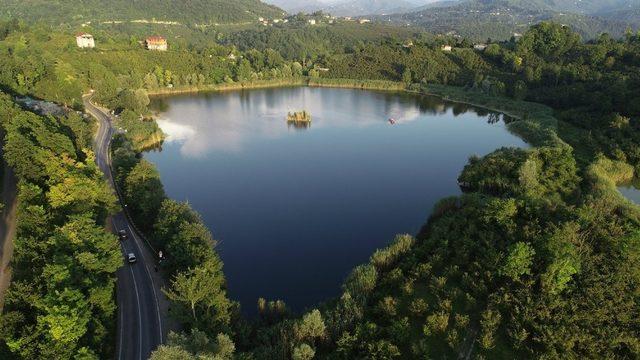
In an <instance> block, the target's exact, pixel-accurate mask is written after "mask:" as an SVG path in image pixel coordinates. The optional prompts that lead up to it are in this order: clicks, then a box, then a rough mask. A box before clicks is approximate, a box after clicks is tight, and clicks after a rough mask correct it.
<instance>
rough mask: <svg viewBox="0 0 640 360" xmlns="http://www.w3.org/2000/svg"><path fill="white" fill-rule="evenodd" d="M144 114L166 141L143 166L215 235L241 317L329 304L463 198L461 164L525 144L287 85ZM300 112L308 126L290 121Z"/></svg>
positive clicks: (366, 99)
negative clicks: (436, 210) (276, 307)
mask: <svg viewBox="0 0 640 360" xmlns="http://www.w3.org/2000/svg"><path fill="white" fill-rule="evenodd" d="M154 105H155V106H156V109H159V108H164V109H165V111H162V112H161V113H160V118H161V120H160V121H159V123H160V126H161V127H162V128H163V130H164V131H165V132H167V133H168V134H169V139H168V141H167V142H165V144H164V146H163V149H162V151H161V152H153V153H147V154H145V157H146V158H147V159H148V160H150V161H152V162H153V163H155V164H156V165H157V166H158V170H159V171H160V175H161V177H162V182H163V184H164V186H165V189H166V191H167V194H168V195H169V196H170V197H172V198H174V199H176V200H179V201H185V200H187V201H189V202H190V203H191V204H192V206H193V207H194V208H195V209H196V210H197V211H198V212H199V213H200V214H201V215H202V218H203V220H204V222H205V223H206V225H207V226H208V227H209V228H210V229H212V231H213V234H214V237H215V238H216V239H217V240H218V241H219V244H220V245H219V246H218V248H217V250H218V251H220V255H221V256H222V259H223V261H224V264H225V274H226V276H227V279H228V284H229V293H230V296H231V297H232V298H234V299H236V300H239V301H240V303H241V304H242V309H243V310H244V311H245V312H248V313H251V312H253V311H254V309H255V308H256V307H255V304H256V300H257V299H258V297H265V298H267V299H282V300H284V301H285V302H286V303H287V305H289V306H290V307H291V308H293V309H294V310H302V309H304V308H305V307H308V306H312V305H313V304H316V303H317V302H320V301H322V300H325V299H327V298H328V297H331V296H335V295H337V294H338V293H339V291H340V284H341V283H342V281H343V280H344V279H345V277H346V276H347V274H348V273H349V271H350V270H351V269H352V268H353V267H354V266H356V265H357V264H361V263H363V262H366V261H367V260H368V259H369V257H370V256H371V254H372V253H373V251H374V250H375V249H377V248H380V247H382V246H385V245H386V244H387V243H388V242H389V241H390V240H391V239H393V237H394V235H395V234H397V233H416V232H417V231H418V230H419V229H420V227H421V226H422V225H423V224H424V222H425V220H426V219H427V217H428V216H429V213H430V211H431V209H432V207H433V205H434V204H435V203H436V202H437V201H438V200H439V199H441V198H443V197H445V196H450V195H456V194H459V193H460V189H459V187H458V184H457V181H456V180H457V177H458V175H459V174H460V171H461V170H462V168H463V167H464V165H465V164H466V163H467V159H468V158H469V156H470V155H473V154H477V155H484V154H487V153H489V152H491V151H493V150H495V149H496V148H499V147H502V146H526V145H525V144H524V143H523V142H522V141H521V140H520V139H518V138H517V137H515V136H514V135H512V134H510V133H509V132H508V131H506V129H505V125H504V121H500V120H501V119H502V120H504V119H503V117H502V116H500V115H498V114H495V113H493V112H490V111H487V110H482V109H477V108H473V107H470V106H467V105H464V104H452V103H447V102H442V101H441V100H439V99H438V98H434V97H429V96H422V97H420V96H415V95H412V94H394V93H385V92H367V91H359V90H345V89H318V88H286V89H273V90H256V91H244V92H229V93H221V94H209V95H189V96H180V97H173V98H164V99H156V100H154ZM300 109H305V110H307V111H309V112H310V113H311V116H312V118H313V124H312V126H311V127H307V128H305V127H304V126H302V125H295V124H294V125H288V124H287V121H286V120H287V113H288V112H290V111H299V110H300ZM390 119H393V120H394V121H392V122H391V121H389V120H390Z"/></svg>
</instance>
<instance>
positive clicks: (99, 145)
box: [83, 96, 164, 360]
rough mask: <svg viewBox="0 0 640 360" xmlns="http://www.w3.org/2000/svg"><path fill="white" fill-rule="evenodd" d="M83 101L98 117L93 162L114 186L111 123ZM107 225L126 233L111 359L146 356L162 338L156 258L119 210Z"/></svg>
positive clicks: (107, 117)
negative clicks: (154, 273)
mask: <svg viewBox="0 0 640 360" xmlns="http://www.w3.org/2000/svg"><path fill="white" fill-rule="evenodd" d="M83 100H84V106H85V109H86V111H87V112H89V113H90V114H91V115H93V116H94V117H95V118H96V119H98V122H99V125H100V127H99V129H98V134H97V136H96V140H95V153H96V163H97V164H98V166H99V167H100V169H101V170H102V172H103V173H104V174H105V177H106V178H107V180H108V181H109V184H110V185H111V186H113V187H114V189H115V183H114V181H113V174H112V173H111V166H110V164H111V155H110V150H109V149H110V144H111V138H112V137H113V134H114V132H115V131H114V129H113V127H112V126H111V118H110V116H109V115H108V113H107V112H106V111H105V110H103V109H100V108H98V107H97V106H95V105H93V104H92V103H91V101H90V100H91V96H85V97H84V98H83ZM120 200H121V202H122V199H120ZM111 224H112V226H113V230H114V231H115V232H118V231H120V230H125V231H126V232H127V239H126V240H122V241H120V245H121V248H122V255H123V257H125V261H124V263H125V265H124V266H123V267H121V268H120V269H119V270H118V272H117V277H118V280H117V285H118V287H117V297H118V330H117V345H116V354H115V358H116V359H118V360H129V359H131V360H143V359H148V358H149V356H150V355H151V352H152V351H154V350H155V349H156V348H157V347H158V345H160V344H161V343H162V342H163V340H164V339H163V317H162V316H161V310H160V304H159V300H158V295H161V294H159V287H158V286H157V285H158V284H156V283H154V276H152V271H154V270H155V269H154V267H155V266H156V263H155V261H156V259H155V258H154V257H153V255H152V254H151V252H150V251H149V250H148V249H147V248H146V247H145V244H144V242H143V240H142V239H141V238H140V237H139V236H138V234H137V233H136V231H134V227H133V226H132V225H131V224H130V223H129V219H128V218H127V216H126V215H125V214H124V213H123V212H122V211H121V212H119V213H117V214H115V215H113V216H112V217H111ZM128 253H134V254H135V255H136V257H137V259H138V261H137V263H135V264H128V263H127V261H126V255H127V254H128ZM150 269H151V270H150ZM156 282H157V281H156Z"/></svg>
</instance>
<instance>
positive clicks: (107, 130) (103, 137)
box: [88, 100, 163, 360]
mask: <svg viewBox="0 0 640 360" xmlns="http://www.w3.org/2000/svg"><path fill="white" fill-rule="evenodd" d="M88 102H89V107H90V108H93V109H91V110H93V111H91V110H90V111H89V112H90V113H91V114H92V115H93V116H94V117H96V118H98V120H101V121H100V122H101V126H100V130H99V135H100V136H99V138H100V139H99V140H100V141H98V144H96V145H97V150H98V152H99V154H97V156H96V157H97V159H98V162H99V165H103V167H104V168H105V170H103V172H104V173H105V174H106V175H107V176H108V178H109V180H111V182H112V184H113V186H117V185H116V184H115V181H114V179H113V174H112V173H111V169H110V167H109V166H108V164H107V163H106V162H105V161H108V160H109V158H110V157H111V156H110V155H111V154H110V153H108V152H109V150H107V154H106V158H107V159H106V160H105V159H104V156H103V155H104V153H105V149H104V148H105V142H106V146H107V149H109V148H110V142H111V141H110V140H111V139H110V138H109V137H108V136H109V135H111V132H112V127H111V123H110V121H109V117H108V116H106V115H105V114H104V112H103V111H102V110H100V109H98V108H97V107H96V106H95V105H93V104H91V101H90V100H89V101H88ZM94 111H95V113H94ZM96 113H97V115H98V116H96ZM96 140H98V139H96ZM123 215H124V214H123ZM123 220H124V221H125V224H126V225H127V228H128V229H129V232H130V234H131V235H132V237H133V238H134V245H135V248H136V250H137V251H138V252H139V253H140V255H141V257H142V259H143V261H142V262H143V263H142V264H141V265H143V266H144V269H145V272H146V274H147V276H148V277H149V280H150V281H151V290H152V291H153V297H154V299H153V300H154V303H155V307H156V315H157V320H158V330H159V335H160V344H162V343H163V331H162V318H161V316H160V305H159V300H158V294H157V292H156V288H155V282H154V281H153V277H152V276H151V273H150V271H149V268H148V267H147V266H146V257H145V256H144V251H141V250H140V246H139V244H138V237H137V235H136V233H135V232H134V231H133V229H132V228H131V225H130V223H129V220H128V219H127V218H126V216H124V219H123ZM121 248H122V250H124V252H125V255H126V252H127V250H126V248H125V246H124V244H122V243H121ZM129 270H130V272H131V277H132V278H133V285H134V290H135V293H136V302H137V307H138V323H139V334H140V339H139V342H138V354H139V358H140V359H141V360H142V311H141V306H140V293H139V292H138V285H137V281H136V278H135V274H134V272H133V269H132V266H129ZM120 331H121V332H120V337H121V338H122V336H123V333H124V332H123V331H122V328H121V329H120ZM121 353H122V345H121V346H120V354H121ZM120 356H121V355H120Z"/></svg>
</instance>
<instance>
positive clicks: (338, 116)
mask: <svg viewBox="0 0 640 360" xmlns="http://www.w3.org/2000/svg"><path fill="white" fill-rule="evenodd" d="M362 93H363V92H362V91H356V90H334V91H326V89H318V88H286V89H268V90H254V91H238V92H227V93H216V94H206V95H199V96H192V95H184V96H177V97H175V96H174V97H171V98H167V97H156V98H154V99H153V100H152V108H153V109H154V110H156V111H158V112H159V113H160V115H159V120H158V124H159V125H160V127H161V128H162V130H163V131H164V132H165V133H166V134H167V135H168V137H167V140H166V141H167V142H170V143H171V142H177V143H180V144H181V145H180V152H181V154H182V155H183V156H187V157H192V158H201V157H204V156H206V155H207V154H208V153H210V152H217V151H219V152H226V153H233V152H239V151H242V150H243V147H244V146H245V145H246V144H247V143H250V142H251V141H252V139H254V138H262V137H267V138H272V139H277V138H280V137H282V136H286V134H287V133H288V132H289V130H311V124H309V123H304V122H297V123H289V122H287V121H286V115H287V113H288V112H291V111H292V109H306V110H307V111H309V112H310V113H311V114H312V116H313V130H319V129H322V128H327V127H331V128H364V127H369V126H375V125H381V124H385V123H388V119H393V120H394V121H393V123H394V124H399V125H401V124H406V123H410V122H413V121H416V120H418V119H419V118H420V117H421V116H425V115H438V114H447V113H451V114H453V116H454V117H457V116H458V115H461V114H465V113H469V112H472V113H476V114H477V115H478V116H483V117H484V116H487V115H488V116H489V118H488V120H487V121H488V123H489V124H495V123H498V122H500V121H501V120H503V116H502V115H501V114H498V113H493V112H490V111H488V110H484V109H479V108H474V107H472V106H469V105H466V104H459V103H449V102H443V101H442V100H441V99H439V98H436V97H432V96H421V97H417V96H416V95H413V94H396V93H385V92H378V93H375V92H374V93H371V92H370V93H368V94H371V96H373V97H374V98H375V101H374V102H372V101H371V99H370V98H369V97H368V96H365V97H363V96H362ZM416 100H418V101H416ZM345 109H348V112H347V113H346V114H345ZM247 118H249V119H254V120H256V121H245V119H247Z"/></svg>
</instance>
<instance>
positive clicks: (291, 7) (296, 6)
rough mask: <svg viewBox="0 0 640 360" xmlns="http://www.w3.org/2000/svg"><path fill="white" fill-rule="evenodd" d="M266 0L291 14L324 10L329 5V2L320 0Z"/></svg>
mask: <svg viewBox="0 0 640 360" xmlns="http://www.w3.org/2000/svg"><path fill="white" fill-rule="evenodd" d="M264 2H265V3H267V4H272V5H275V6H277V7H279V8H282V9H284V10H286V11H287V12H288V13H290V14H297V13H299V12H303V13H311V12H314V11H318V10H322V9H324V8H326V7H327V6H328V4H327V3H325V2H321V1H319V0H307V1H300V0H264Z"/></svg>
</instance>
